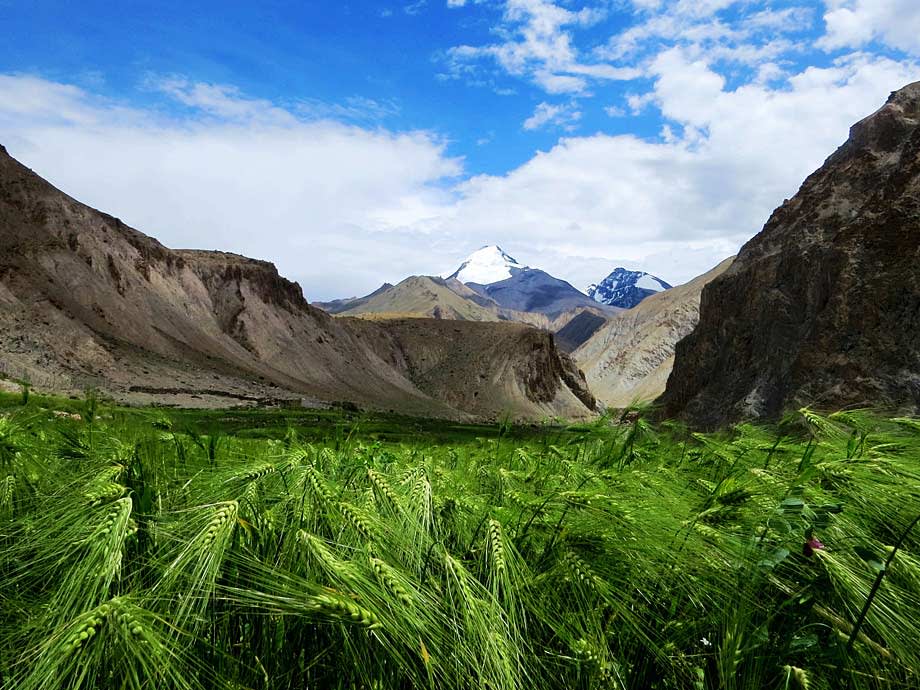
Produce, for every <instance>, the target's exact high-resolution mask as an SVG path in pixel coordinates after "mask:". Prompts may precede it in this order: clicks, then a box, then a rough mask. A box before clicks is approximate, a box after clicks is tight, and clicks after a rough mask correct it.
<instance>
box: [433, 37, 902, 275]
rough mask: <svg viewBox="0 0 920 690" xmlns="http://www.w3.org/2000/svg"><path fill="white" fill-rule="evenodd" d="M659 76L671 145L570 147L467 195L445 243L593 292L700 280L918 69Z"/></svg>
mask: <svg viewBox="0 0 920 690" xmlns="http://www.w3.org/2000/svg"><path fill="white" fill-rule="evenodd" d="M651 69H652V71H653V72H654V74H655V75H656V76H655V85H654V88H653V91H652V92H650V94H649V97H648V101H649V104H654V105H655V106H656V107H658V108H660V109H661V111H662V112H664V113H665V114H666V116H667V118H668V119H669V120H670V121H671V123H672V124H671V127H670V129H671V137H670V140H665V139H662V140H661V141H648V140H643V139H640V138H637V137H635V136H609V135H604V134H597V135H594V136H591V137H575V138H567V139H563V140H561V141H560V142H559V144H558V145H557V146H555V147H553V148H552V149H551V150H549V151H546V152H543V153H538V154H537V155H536V156H534V157H533V158H532V159H531V160H530V161H529V162H527V163H526V164H524V165H522V166H521V167H519V168H517V169H515V170H513V171H511V172H510V173H508V174H507V175H503V176H477V177H474V178H472V179H470V180H469V181H467V182H465V183H463V184H461V185H460V187H459V191H460V193H461V194H462V200H461V201H460V202H459V204H458V205H457V206H456V208H455V209H454V211H453V215H452V216H451V218H449V219H446V220H445V221H444V223H443V225H442V226H441V227H442V230H441V232H442V233H443V234H444V235H445V236H455V237H457V236H463V235H464V234H465V235H466V237H467V238H468V240H467V244H466V248H469V247H472V248H475V246H478V245H481V244H485V243H487V242H494V241H498V242H500V243H501V244H502V246H503V247H504V248H505V249H506V250H507V251H509V252H510V253H511V254H512V255H513V256H515V257H516V258H517V259H518V260H519V261H522V262H524V263H528V264H530V265H537V266H541V267H544V268H546V269H547V270H549V271H550V272H552V273H555V274H556V275H559V276H561V277H564V278H566V279H567V280H569V281H570V282H572V283H573V284H575V285H579V286H581V287H583V286H585V285H587V284H588V283H590V282H591V281H596V280H597V279H598V278H599V277H603V275H605V273H604V271H605V270H607V271H609V269H610V268H612V267H613V266H614V265H616V264H617V263H629V264H630V265H631V266H638V267H642V268H644V269H645V270H648V271H650V272H652V273H654V274H656V275H659V276H661V277H662V278H664V279H666V280H669V281H672V282H681V281H685V280H688V279H689V278H691V277H693V276H695V275H698V274H700V273H702V272H704V271H706V270H708V269H709V268H711V267H712V266H714V265H715V264H716V263H717V262H718V261H719V260H721V259H722V258H724V257H726V256H728V255H730V254H733V253H735V252H736V251H737V250H738V249H739V247H740V246H741V244H742V243H743V242H745V241H746V240H748V239H749V238H750V237H751V236H753V235H754V234H755V233H756V232H758V231H759V230H760V228H761V227H762V226H763V224H764V223H765V222H766V220H767V218H768V217H769V215H770V213H771V211H772V210H773V209H774V208H775V207H777V206H778V205H780V204H781V203H782V201H783V199H784V198H788V197H791V196H792V195H793V194H794V193H795V192H796V190H797V188H798V186H799V185H800V184H801V182H802V181H803V180H804V178H805V177H806V176H807V175H808V174H809V173H811V172H812V171H813V170H815V169H816V168H817V167H819V166H820V165H821V163H822V162H823V161H824V159H825V158H826V157H827V156H828V155H830V154H831V153H832V152H833V151H834V150H835V149H836V147H837V146H839V145H840V144H841V143H842V142H843V141H844V140H845V139H846V137H847V133H848V129H849V127H850V125H851V124H852V123H854V122H856V121H857V120H859V119H861V118H863V117H865V116H866V115H868V114H869V113H871V112H872V111H873V110H875V109H876V108H878V107H880V106H881V105H882V104H883V103H884V101H885V99H886V97H887V96H888V93H889V92H890V91H892V90H894V89H896V88H899V87H900V86H902V85H904V84H905V83H907V82H909V81H910V80H911V77H912V75H913V74H915V73H916V69H917V65H916V64H912V63H898V62H895V61H893V60H889V59H885V58H881V57H870V56H865V55H856V56H851V57H849V58H846V59H842V60H839V61H838V62H837V63H836V64H834V65H832V66H831V67H828V68H823V69H822V68H814V67H812V68H807V69H804V70H802V71H800V72H799V73H797V74H793V75H792V76H791V77H790V78H789V80H788V83H786V84H785V85H784V88H782V89H772V88H770V87H769V86H766V85H763V84H754V83H752V84H746V85H744V86H741V87H738V88H734V89H730V88H729V87H727V86H726V82H725V81H724V79H723V78H722V77H721V76H720V75H718V74H716V73H715V72H714V71H713V70H712V69H711V68H709V67H707V66H706V65H705V63H703V62H700V61H696V60H694V58H693V57H692V56H691V55H688V54H687V51H685V50H684V49H681V48H675V49H672V50H670V51H666V52H665V53H664V54H662V55H661V56H659V58H658V59H656V60H655V62H654V64H653V66H652V67H651ZM444 268H446V266H445V267H444Z"/></svg>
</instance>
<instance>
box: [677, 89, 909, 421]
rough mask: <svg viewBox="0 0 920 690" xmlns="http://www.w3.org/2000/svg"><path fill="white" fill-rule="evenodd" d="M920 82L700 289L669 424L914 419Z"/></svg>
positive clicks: (872, 119)
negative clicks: (891, 412) (875, 410)
mask: <svg viewBox="0 0 920 690" xmlns="http://www.w3.org/2000/svg"><path fill="white" fill-rule="evenodd" d="M918 266H920V82H918V83H915V84H911V85H909V86H906V87H905V88H903V89H901V90H900V91H897V92H895V93H893V94H892V95H891V97H890V98H889V100H888V102H887V103H886V104H885V105H884V106H883V107H882V108H881V109H880V110H878V111H877V112H876V113H874V114H872V115H870V116H869V117H867V118H866V119H864V120H862V121H861V122H859V123H857V124H855V125H854V126H853V127H852V128H851V130H850V136H849V139H848V140H847V141H846V143H844V144H843V145H842V146H841V147H840V148H839V149H838V150H837V151H836V152H835V153H834V154H833V155H831V156H830V157H829V158H828V159H827V161H826V162H825V163H824V165H823V166H822V167H821V168H820V169H819V170H818V171H817V172H815V173H813V174H812V175H811V176H809V177H808V179H806V180H805V182H804V184H803V185H802V187H801V189H800V190H799V192H798V193H797V194H796V195H795V197H793V198H792V199H791V200H787V201H786V202H784V203H783V205H782V206H780V207H779V208H778V209H776V210H775V211H774V212H773V215H772V216H771V217H770V219H769V221H767V224H766V225H765V226H764V228H763V230H762V231H761V232H760V233H759V234H758V235H757V236H756V237H754V238H753V239H752V240H751V241H750V242H748V243H747V244H746V245H745V246H744V247H743V248H742V250H741V252H740V253H739V254H738V258H737V259H736V261H735V263H734V264H733V265H732V267H731V268H730V269H729V270H728V271H726V273H725V274H723V275H722V276H721V277H720V278H718V279H716V280H714V281H713V282H712V283H710V284H709V285H708V286H707V287H706V289H705V290H704V291H703V295H702V305H701V313H700V322H699V326H698V327H697V329H696V330H695V331H694V332H693V334H692V335H691V336H689V337H688V338H686V339H685V340H683V341H681V343H679V345H678V347H677V356H676V362H675V365H674V370H673V372H672V373H671V376H670V378H669V380H668V385H667V391H666V392H665V394H664V396H663V397H662V402H663V405H664V410H665V413H666V414H671V415H681V416H683V417H685V418H686V419H687V420H689V421H690V422H691V423H693V424H695V425H698V426H702V427H712V426H717V425H720V424H723V423H726V422H729V421H731V420H735V419H739V418H748V417H767V418H769V417H776V416H778V415H779V414H781V412H782V411H783V410H784V409H785V408H787V407H790V406H801V405H811V406H815V407H818V408H829V409H834V408H841V407H846V406H864V405H871V406H884V407H889V408H894V409H896V410H903V411H911V412H915V411H917V410H918V409H920V270H918Z"/></svg>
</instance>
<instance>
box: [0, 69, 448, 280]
mask: <svg viewBox="0 0 920 690" xmlns="http://www.w3.org/2000/svg"><path fill="white" fill-rule="evenodd" d="M158 84H159V87H160V89H161V91H163V92H164V93H166V94H168V97H169V98H173V99H175V100H178V101H179V102H181V103H182V104H183V105H184V106H186V107H187V108H188V109H189V113H188V114H187V115H183V116H171V117H167V116H164V115H162V114H160V113H159V110H158V109H153V110H149V111H148V110H139V109H132V108H127V107H124V106H122V105H119V104H116V103H112V102H109V101H107V100H105V99H103V98H100V97H98V96H95V95H93V94H91V93H89V92H87V91H84V90H82V89H79V88H77V87H74V86H71V85H66V84H59V83H55V82H50V81H46V80H43V79H39V78H36V77H29V76H16V75H5V76H0V142H2V143H4V144H5V145H6V146H7V148H8V150H9V151H10V153H11V154H12V155H14V156H16V157H17V158H19V159H20V160H22V161H23V162H25V163H26V164H27V165H29V166H30V167H32V168H33V169H35V170H36V171H37V172H38V173H39V174H41V175H43V176H44V177H46V178H48V179H49V180H50V181H51V182H52V183H54V184H55V185H57V186H59V187H60V188H62V189H63V190H65V191H66V192H68V193H69V194H71V195H72V196H75V197H77V198H78V199H80V200H81V201H84V202H86V203H88V204H90V205H92V206H94V207H96V208H99V209H102V210H105V211H107V212H110V213H113V214H114V215H117V216H119V217H121V218H122V219H123V220H124V221H125V222H127V223H129V224H130V225H132V226H134V227H136V228H138V229H140V230H142V231H144V232H147V233H148V234H151V235H153V236H155V237H157V238H158V239H160V240H161V241H163V242H164V243H165V244H167V245H169V246H173V247H198V248H214V249H223V250H227V251H234V252H239V253H243V254H246V255H249V256H254V257H260V258H267V259H271V260H273V261H275V262H276V263H277V264H278V266H279V268H280V269H281V270H282V272H283V273H285V274H286V275H288V276H289V277H292V278H294V279H297V280H300V281H301V282H302V283H303V284H304V287H305V289H306V291H307V293H308V296H309V297H316V298H325V297H332V296H340V295H341V294H343V292H350V291H361V290H366V289H372V288H374V287H377V285H379V283H380V282H382V280H383V279H385V278H390V279H393V278H398V277H399V275H397V272H423V271H425V270H426V265H427V263H426V261H427V257H426V256H425V254H426V251H425V250H424V248H425V247H427V246H430V245H431V244H432V242H430V241H429V240H425V241H420V240H419V237H420V236H423V235H425V234H426V233H428V232H430V231H429V229H428V228H429V225H430V224H431V219H434V218H443V217H444V216H445V214H446V213H449V212H450V206H451V204H452V201H453V196H452V194H451V192H450V189H449V183H450V182H451V181H452V179H453V178H454V177H455V176H457V175H459V174H460V173H461V172H462V164H461V161H459V160H457V159H454V158H451V157H449V156H447V154H446V153H445V143H444V142H443V141H442V140H441V139H440V138H439V137H437V136H435V135H434V134H432V133H429V132H421V131H413V132H404V133H397V132H390V131H386V130H383V129H380V128H376V127H375V128H372V129H364V128H361V127H356V126H352V125H347V124H343V123H341V122H336V121H333V120H312V119H301V118H300V117H298V115H297V113H296V110H295V109H291V110H289V109H285V108H282V107H280V106H278V105H275V104H272V103H269V102H267V101H262V100H258V99H250V98H246V97H245V96H244V95H242V94H240V93H239V92H238V91H237V90H236V89H234V88H232V87H227V86H220V85H212V84H196V83H192V82H189V81H185V80H179V79H170V80H164V81H161V82H158ZM394 256H396V257H397V261H395V262H394V261H385V260H382V259H383V258H384V257H387V258H392V257H394ZM388 271H392V273H391V272H388Z"/></svg>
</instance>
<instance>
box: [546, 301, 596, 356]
mask: <svg viewBox="0 0 920 690" xmlns="http://www.w3.org/2000/svg"><path fill="white" fill-rule="evenodd" d="M605 323H607V319H605V318H604V317H603V316H598V315H597V314H595V313H593V312H590V311H583V312H581V313H579V314H578V316H576V317H575V318H573V319H572V320H571V321H569V322H568V323H567V324H566V325H565V326H563V327H562V328H560V329H559V330H558V331H556V345H558V346H559V349H560V350H562V351H563V352H568V353H572V352H575V350H577V349H578V348H579V347H580V346H581V345H584V344H585V343H586V342H588V340H589V339H590V338H591V336H592V335H594V334H595V333H597V331H598V329H599V328H600V327H601V326H603V325H604V324H605Z"/></svg>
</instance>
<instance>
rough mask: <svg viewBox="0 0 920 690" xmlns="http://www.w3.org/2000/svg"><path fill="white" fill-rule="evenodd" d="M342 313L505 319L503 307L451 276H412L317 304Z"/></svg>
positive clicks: (334, 312)
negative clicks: (358, 294) (355, 295)
mask: <svg viewBox="0 0 920 690" xmlns="http://www.w3.org/2000/svg"><path fill="white" fill-rule="evenodd" d="M315 306H317V307H319V308H321V309H326V310H327V311H329V312H330V313H332V314H340V315H342V316H370V315H377V316H381V317H387V316H390V317H399V316H400V315H402V316H408V317H419V318H424V317H429V318H440V319H456V320H460V321H503V320H507V319H506V318H502V315H501V314H500V312H501V308H500V307H499V306H498V305H497V304H495V302H493V301H492V300H489V299H486V298H484V297H482V296H480V295H479V294H478V293H476V292H473V291H472V290H470V289H469V288H468V287H466V286H465V285H464V284H463V283H461V282H460V281H458V280H456V279H455V278H451V279H449V280H444V279H443V278H434V277H431V276H410V277H408V278H406V279H405V280H402V281H400V282H399V283H397V284H396V285H386V284H385V285H383V286H382V287H381V288H379V289H377V290H375V291H374V292H373V293H371V294H370V295H368V296H367V297H361V298H358V299H354V300H337V301H336V302H335V303H332V302H327V303H322V302H320V303H315Z"/></svg>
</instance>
